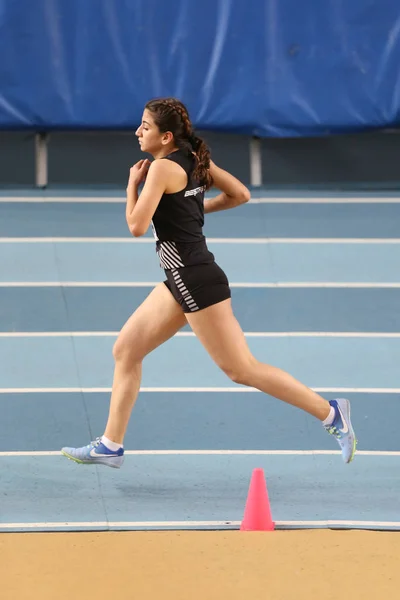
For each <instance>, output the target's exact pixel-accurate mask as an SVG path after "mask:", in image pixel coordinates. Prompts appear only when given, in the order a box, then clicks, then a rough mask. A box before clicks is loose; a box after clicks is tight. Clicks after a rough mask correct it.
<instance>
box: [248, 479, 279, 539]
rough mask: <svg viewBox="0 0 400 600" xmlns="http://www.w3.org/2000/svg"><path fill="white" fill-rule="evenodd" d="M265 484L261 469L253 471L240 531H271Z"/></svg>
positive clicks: (269, 508) (273, 527)
mask: <svg viewBox="0 0 400 600" xmlns="http://www.w3.org/2000/svg"><path fill="white" fill-rule="evenodd" d="M274 529H275V523H274V522H273V520H272V516H271V507H270V504H269V498H268V491H267V484H266V481H265V477H264V471H263V470H262V469H254V470H253V474H252V476H251V481H250V487H249V493H248V495H247V501H246V507H245V509H244V517H243V521H242V524H241V526H240V531H273V530H274Z"/></svg>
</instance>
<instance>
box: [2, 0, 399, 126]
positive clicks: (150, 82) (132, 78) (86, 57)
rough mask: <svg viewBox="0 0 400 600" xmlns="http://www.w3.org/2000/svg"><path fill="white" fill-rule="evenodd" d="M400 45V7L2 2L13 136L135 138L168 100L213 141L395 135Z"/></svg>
mask: <svg viewBox="0 0 400 600" xmlns="http://www.w3.org/2000/svg"><path fill="white" fill-rule="evenodd" d="M399 40H400V5H399V0H351V1H349V0H267V1H264V0H201V1H200V0H168V1H165V0H14V1H10V0H0V57H1V60H0V128H1V129H34V130H40V129H46V130H54V129H114V130H115V129H126V128H133V127H135V126H136V125H137V124H138V122H139V120H140V118H141V113H142V108H143V105H144V103H145V102H146V101H147V100H148V99H150V98H152V97H155V96H160V95H162V96H164V95H174V96H178V97H180V98H181V99H182V100H183V101H184V102H186V103H187V105H188V107H189V109H190V112H191V116H192V120H193V121H194V123H195V125H196V126H197V127H198V128H200V129H203V130H204V129H205V130H207V129H213V130H216V131H230V132H236V133H242V134H251V135H259V136H262V137H267V136H276V137H287V136H310V135H311V136H314V135H326V134H329V133H340V132H345V131H358V130H365V129H371V128H380V127H388V126H392V127H393V126H395V125H396V124H397V122H398V121H399V116H400V77H399V66H400V42H399Z"/></svg>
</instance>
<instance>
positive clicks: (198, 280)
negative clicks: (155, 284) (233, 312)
mask: <svg viewBox="0 0 400 600" xmlns="http://www.w3.org/2000/svg"><path fill="white" fill-rule="evenodd" d="M165 274H166V276H167V280H166V281H164V283H165V285H166V286H167V288H168V289H169V291H170V292H171V294H172V295H173V297H174V298H175V300H176V301H177V302H179V304H180V305H181V307H182V308H183V312H185V313H191V312H196V311H197V310H202V309H203V308H207V307H208V306H212V305H213V304H217V303H218V302H222V301H223V300H227V299H228V298H230V297H231V290H230V288H229V282H228V278H227V276H226V275H225V273H224V272H223V270H222V269H221V268H220V267H219V266H218V265H217V264H216V263H215V262H213V263H210V264H205V265H195V266H193V267H182V268H180V269H166V270H165Z"/></svg>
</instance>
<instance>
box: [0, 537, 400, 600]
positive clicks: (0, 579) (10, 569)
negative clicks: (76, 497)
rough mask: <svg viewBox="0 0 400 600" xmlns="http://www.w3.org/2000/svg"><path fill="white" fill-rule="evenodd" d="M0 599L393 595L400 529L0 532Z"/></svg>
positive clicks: (399, 593) (272, 599)
mask: <svg viewBox="0 0 400 600" xmlns="http://www.w3.org/2000/svg"><path fill="white" fill-rule="evenodd" d="M0 556H1V561H0V590H1V591H0V598H1V599H2V600H81V599H82V600H83V599H85V600H94V599H95V598H96V599H99V600H128V599H129V600H133V599H134V600H153V599H154V600H200V599H201V600H225V599H226V600H239V599H240V600H301V599H303V598H304V599H307V600H314V599H315V600H331V599H332V600H333V599H334V600H343V599H346V600H392V599H393V600H398V599H400V533H396V532H368V531H326V530H317V531H315V530H314V531H313V530H311V531H274V532H271V533H253V532H251V533H247V532H239V531H225V532H222V531H221V532H215V531H212V532H211V531H206V532H195V531H181V532H179V531H174V532H141V531H140V532H102V533H18V534H11V533H6V534H0Z"/></svg>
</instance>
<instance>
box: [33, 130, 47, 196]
mask: <svg viewBox="0 0 400 600" xmlns="http://www.w3.org/2000/svg"><path fill="white" fill-rule="evenodd" d="M35 168H36V176H35V183H36V187H41V188H44V187H46V186H47V184H48V159H47V134H46V133H37V134H36V135H35Z"/></svg>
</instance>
